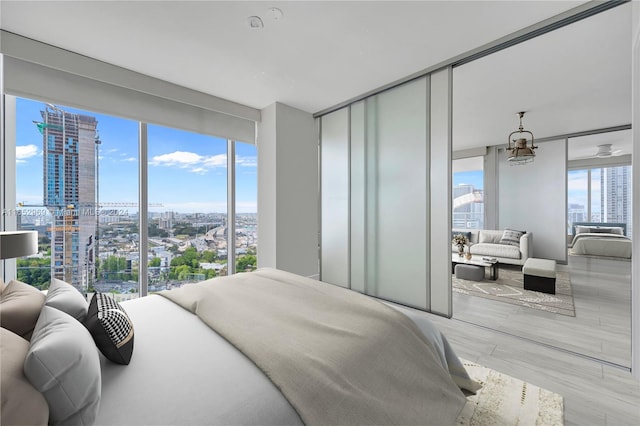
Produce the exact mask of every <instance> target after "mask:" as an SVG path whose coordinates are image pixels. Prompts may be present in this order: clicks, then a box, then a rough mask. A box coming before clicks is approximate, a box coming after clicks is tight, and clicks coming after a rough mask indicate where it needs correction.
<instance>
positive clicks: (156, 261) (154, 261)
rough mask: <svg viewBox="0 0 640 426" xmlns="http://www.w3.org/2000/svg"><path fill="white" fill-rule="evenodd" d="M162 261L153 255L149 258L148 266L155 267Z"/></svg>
mask: <svg viewBox="0 0 640 426" xmlns="http://www.w3.org/2000/svg"><path fill="white" fill-rule="evenodd" d="M161 263H162V260H161V259H160V258H159V257H154V258H153V259H151V260H150V261H149V267H150V268H157V267H159V266H160V264H161Z"/></svg>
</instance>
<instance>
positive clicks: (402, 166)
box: [352, 78, 429, 309]
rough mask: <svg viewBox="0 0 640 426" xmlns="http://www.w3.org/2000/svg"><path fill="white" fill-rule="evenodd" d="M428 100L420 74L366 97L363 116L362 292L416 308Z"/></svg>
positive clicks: (423, 276) (420, 304) (424, 234)
mask: <svg viewBox="0 0 640 426" xmlns="http://www.w3.org/2000/svg"><path fill="white" fill-rule="evenodd" d="M427 99H428V97H427V80H426V78H422V79H419V80H416V81H414V82H411V83H408V84H404V85H402V86H400V87H397V88H394V89H391V90H388V91H386V92H383V93H381V94H379V95H376V96H375V97H372V98H369V99H367V101H366V120H365V122H366V152H365V156H366V166H365V167H366V188H365V191H366V194H365V198H366V206H365V209H366V211H365V212H364V213H365V214H364V216H365V219H364V220H365V224H366V246H365V252H366V253H364V258H365V263H366V267H365V268H366V279H365V283H364V284H365V292H366V293H367V294H370V295H372V296H376V297H380V298H383V299H386V300H391V301H396V302H399V303H403V304H406V305H410V306H415V307H417V308H421V309H427V287H428V260H427V245H428V244H427V243H428V241H429V235H428V223H429V219H428V218H429V216H428V211H427V199H428V190H427V188H428V164H429V161H428V149H427V148H428V144H427V128H428V126H427V123H428V120H427ZM352 162H353V159H352ZM354 206H355V205H354ZM352 214H353V215H358V214H359V212H357V211H352ZM352 255H353V256H354V257H355V253H352Z"/></svg>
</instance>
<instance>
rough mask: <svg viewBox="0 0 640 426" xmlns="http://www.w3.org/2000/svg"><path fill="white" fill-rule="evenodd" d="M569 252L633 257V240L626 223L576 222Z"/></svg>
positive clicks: (580, 254)
mask: <svg viewBox="0 0 640 426" xmlns="http://www.w3.org/2000/svg"><path fill="white" fill-rule="evenodd" d="M572 229H573V238H572V240H571V242H570V243H569V254H571V255H578V256H597V257H610V258H617V259H631V252H632V242H631V239H630V238H629V237H627V236H626V229H627V228H626V224H625V223H595V222H576V223H574V224H573V227H572Z"/></svg>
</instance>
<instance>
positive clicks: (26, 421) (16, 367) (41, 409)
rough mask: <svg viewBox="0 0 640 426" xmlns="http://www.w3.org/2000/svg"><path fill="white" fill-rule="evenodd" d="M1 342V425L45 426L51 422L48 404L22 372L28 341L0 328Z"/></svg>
mask: <svg viewBox="0 0 640 426" xmlns="http://www.w3.org/2000/svg"><path fill="white" fill-rule="evenodd" d="M0 342H2V344H1V345H0V359H2V362H0V371H1V373H2V374H0V377H1V378H2V384H1V389H2V398H1V399H2V406H0V424H3V425H46V424H47V422H48V421H49V406H48V405H47V401H46V400H45V399H44V396H42V394H41V393H40V392H38V391H37V389H36V388H34V387H33V385H32V384H31V383H30V382H29V381H28V380H27V378H26V377H25V376H24V373H23V372H22V366H23V365H24V358H25V357H26V356H27V351H28V350H29V342H28V341H27V340H25V339H23V338H22V337H20V336H18V335H17V334H15V333H12V332H11V331H9V330H7V329H6V328H0Z"/></svg>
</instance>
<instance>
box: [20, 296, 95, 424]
mask: <svg viewBox="0 0 640 426" xmlns="http://www.w3.org/2000/svg"><path fill="white" fill-rule="evenodd" d="M24 374H25V376H27V379H29V381H30V382H31V384H32V385H33V386H34V387H35V388H36V389H37V390H38V391H39V392H40V393H42V394H43V395H44V397H45V399H46V400H47V403H48V404H49V424H74V425H90V424H93V422H94V421H95V418H96V414H97V413H98V407H99V404H100V395H101V386H102V376H101V373H100V356H99V354H98V349H97V348H96V346H95V344H94V342H93V338H92V337H91V334H89V331H88V330H87V329H86V328H85V327H84V326H83V325H82V324H81V323H79V322H78V321H76V320H75V319H74V318H72V317H71V316H70V315H68V314H66V313H64V312H62V311H59V310H58V309H55V308H53V307H51V306H46V305H45V306H43V307H42V311H41V312H40V317H39V318H38V322H37V323H36V327H35V329H34V330H33V336H32V337H31V342H30V345H29V351H28V352H27V357H26V359H25V361H24Z"/></svg>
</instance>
